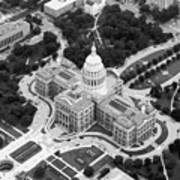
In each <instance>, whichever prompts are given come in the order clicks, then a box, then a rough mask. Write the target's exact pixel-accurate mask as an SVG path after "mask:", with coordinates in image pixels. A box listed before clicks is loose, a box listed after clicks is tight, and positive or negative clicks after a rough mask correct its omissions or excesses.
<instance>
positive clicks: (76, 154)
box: [59, 146, 103, 171]
mask: <svg viewBox="0 0 180 180" xmlns="http://www.w3.org/2000/svg"><path fill="white" fill-rule="evenodd" d="M102 154H103V152H102V151H101V150H100V149H98V148H97V147H95V146H91V147H87V148H86V147H85V148H79V149H74V150H72V151H68V152H65V153H62V154H61V153H60V154H59V157H61V158H62V159H63V160H64V161H66V162H68V163H69V164H70V165H71V166H73V167H75V168H76V169H77V170H79V171H80V170H82V169H84V168H85V167H86V166H88V165H89V164H90V163H91V162H93V161H94V160H95V159H97V158H98V157H99V156H101V155H102Z"/></svg>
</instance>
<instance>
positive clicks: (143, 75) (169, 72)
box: [121, 44, 180, 89]
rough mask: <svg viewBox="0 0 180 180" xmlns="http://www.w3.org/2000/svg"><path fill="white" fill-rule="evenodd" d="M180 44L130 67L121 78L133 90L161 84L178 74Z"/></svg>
mask: <svg viewBox="0 0 180 180" xmlns="http://www.w3.org/2000/svg"><path fill="white" fill-rule="evenodd" d="M179 52H180V44H177V45H175V46H174V47H173V48H170V49H168V50H164V51H163V50H161V51H158V52H157V53H155V54H152V57H151V55H150V56H148V57H145V58H143V59H141V60H139V61H137V62H136V63H134V64H132V65H130V67H129V68H127V69H126V70H125V71H124V72H122V73H121V78H122V79H123V80H124V82H125V83H129V87H130V88H133V89H145V88H150V87H152V85H156V84H162V83H164V82H166V81H167V80H169V79H170V78H172V77H173V76H175V75H176V74H178V73H179V68H180V61H179V60H180V53H179Z"/></svg>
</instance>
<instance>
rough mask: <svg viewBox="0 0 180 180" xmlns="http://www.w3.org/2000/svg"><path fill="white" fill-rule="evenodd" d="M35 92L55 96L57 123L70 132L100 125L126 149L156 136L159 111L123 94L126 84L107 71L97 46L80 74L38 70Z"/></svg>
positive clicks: (69, 71)
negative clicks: (154, 134)
mask: <svg viewBox="0 0 180 180" xmlns="http://www.w3.org/2000/svg"><path fill="white" fill-rule="evenodd" d="M36 91H37V92H38V93H39V94H40V95H41V96H46V97H54V101H55V109H56V113H55V123H57V124H58V125H60V126H62V127H63V128H65V129H66V130H67V131H68V132H81V131H84V130H86V129H87V128H88V127H90V126H91V125H92V124H93V123H94V122H97V123H99V124H100V125H101V126H103V127H104V128H105V129H106V130H108V131H110V132H112V137H113V139H114V141H116V142H117V143H118V144H120V145H122V146H125V147H128V146H132V145H134V144H135V143H138V142H142V141H144V140H146V139H148V138H149V137H151V136H152V134H153V129H154V127H155V123H156V118H155V114H156V111H155V110H154V108H152V106H151V105H150V104H149V103H147V102H143V101H140V103H138V104H137V103H134V102H133V100H132V99H131V98H130V97H129V96H128V95H126V94H125V93H123V81H122V80H121V79H119V76H118V75H117V74H116V73H114V72H113V71H111V70H107V69H105V68H104V65H103V63H102V59H101V57H100V56H99V55H97V53H96V48H95V46H92V49H91V53H90V55H89V56H88V57H87V58H86V60H85V63H84V66H83V68H82V70H81V71H75V70H73V69H69V68H63V67H57V68H56V69H50V70H49V69H42V70H39V72H37V74H36Z"/></svg>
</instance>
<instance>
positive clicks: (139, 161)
mask: <svg viewBox="0 0 180 180" xmlns="http://www.w3.org/2000/svg"><path fill="white" fill-rule="evenodd" d="M133 165H134V167H135V168H137V169H139V168H141V167H142V165H143V161H142V159H135V160H134V162H133Z"/></svg>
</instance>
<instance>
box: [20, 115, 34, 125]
mask: <svg viewBox="0 0 180 180" xmlns="http://www.w3.org/2000/svg"><path fill="white" fill-rule="evenodd" d="M32 121H33V119H32V117H31V116H29V115H24V116H23V117H22V118H21V126H23V127H28V126H30V125H31V123H32Z"/></svg>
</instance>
